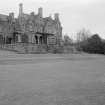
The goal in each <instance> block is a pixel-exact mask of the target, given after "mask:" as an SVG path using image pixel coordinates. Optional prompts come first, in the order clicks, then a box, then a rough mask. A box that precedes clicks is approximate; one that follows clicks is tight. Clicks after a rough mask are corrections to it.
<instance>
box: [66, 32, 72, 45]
mask: <svg viewBox="0 0 105 105" xmlns="http://www.w3.org/2000/svg"><path fill="white" fill-rule="evenodd" d="M72 43H73V41H72V39H71V38H70V37H69V36H68V35H67V34H66V35H64V45H71V44H72Z"/></svg>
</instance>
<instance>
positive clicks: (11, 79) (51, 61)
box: [0, 53, 105, 105]
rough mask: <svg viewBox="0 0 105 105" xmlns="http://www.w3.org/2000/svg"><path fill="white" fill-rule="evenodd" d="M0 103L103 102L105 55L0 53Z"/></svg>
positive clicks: (68, 104) (83, 104) (90, 104)
mask: <svg viewBox="0 0 105 105" xmlns="http://www.w3.org/2000/svg"><path fill="white" fill-rule="evenodd" d="M0 105H105V56H102V55H89V54H61V55H60V54H45V55H44V54H35V55H34V54H33V55H31V54H28V55H27V54H25V55H24V54H14V53H12V54H10V53H8V54H7V53H5V54H0Z"/></svg>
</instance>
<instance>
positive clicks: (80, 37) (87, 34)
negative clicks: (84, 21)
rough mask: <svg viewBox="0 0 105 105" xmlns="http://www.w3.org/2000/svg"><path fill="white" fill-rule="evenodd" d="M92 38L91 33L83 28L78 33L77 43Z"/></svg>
mask: <svg viewBox="0 0 105 105" xmlns="http://www.w3.org/2000/svg"><path fill="white" fill-rule="evenodd" d="M90 36H91V32H90V31H89V30H86V29H85V28H83V29H82V30H80V31H79V32H77V42H82V41H86V40H87V39H88V38H89V37H90Z"/></svg>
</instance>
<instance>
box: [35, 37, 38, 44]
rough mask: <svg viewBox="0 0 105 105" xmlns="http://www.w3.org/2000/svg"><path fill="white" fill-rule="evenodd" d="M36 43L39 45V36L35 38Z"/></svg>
mask: <svg viewBox="0 0 105 105" xmlns="http://www.w3.org/2000/svg"><path fill="white" fill-rule="evenodd" d="M35 41H36V42H35V43H36V44H38V36H35Z"/></svg>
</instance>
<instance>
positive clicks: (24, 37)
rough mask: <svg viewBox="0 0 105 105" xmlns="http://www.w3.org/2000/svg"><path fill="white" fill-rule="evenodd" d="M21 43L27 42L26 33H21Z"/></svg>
mask: <svg viewBox="0 0 105 105" xmlns="http://www.w3.org/2000/svg"><path fill="white" fill-rule="evenodd" d="M22 43H28V36H27V35H26V34H23V35H22Z"/></svg>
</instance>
